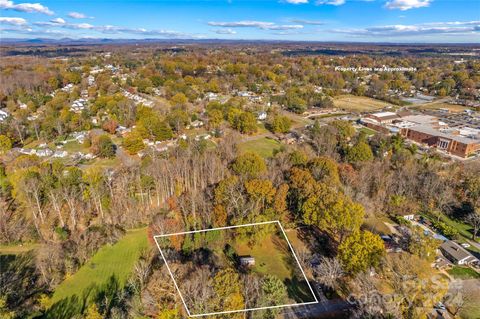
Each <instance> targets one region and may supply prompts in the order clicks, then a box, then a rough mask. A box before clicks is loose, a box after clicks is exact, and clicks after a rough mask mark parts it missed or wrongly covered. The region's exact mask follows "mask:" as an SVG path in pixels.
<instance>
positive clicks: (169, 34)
mask: <svg viewBox="0 0 480 319" xmlns="http://www.w3.org/2000/svg"><path fill="white" fill-rule="evenodd" d="M34 25H35V26H37V27H40V28H46V27H50V28H62V29H69V30H89V31H91V32H99V33H104V34H137V35H138V34H140V35H145V36H159V37H163V38H201V37H203V35H198V34H189V33H183V32H179V31H174V30H147V29H145V28H128V27H122V26H114V25H92V24H89V23H69V22H67V21H65V20H64V19H62V18H56V19H52V20H50V21H45V22H35V23H34Z"/></svg>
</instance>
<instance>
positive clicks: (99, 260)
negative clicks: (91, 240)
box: [52, 228, 148, 302]
mask: <svg viewBox="0 0 480 319" xmlns="http://www.w3.org/2000/svg"><path fill="white" fill-rule="evenodd" d="M147 247H148V242H147V232H146V229H145V228H142V229H136V230H130V231H127V234H126V235H125V236H124V237H123V238H121V239H120V240H119V241H118V242H117V243H115V244H114V245H106V246H104V247H102V248H100V249H99V250H98V252H97V253H96V254H95V255H94V256H93V257H92V258H91V259H90V260H89V261H88V262H87V263H85V265H83V266H82V267H81V268H80V269H79V270H78V271H77V272H76V273H75V274H73V275H72V276H71V277H69V278H67V279H65V280H64V281H63V282H62V283H61V284H60V285H59V286H58V287H57V289H56V290H55V293H54V294H53V297H52V301H53V302H57V301H60V300H62V299H64V298H68V297H71V296H73V295H76V294H77V295H78V294H80V295H81V294H83V293H84V292H85V291H87V290H88V288H89V287H91V286H92V285H96V286H97V287H99V286H102V285H104V284H106V283H107V282H108V281H109V280H110V278H111V277H112V276H115V278H116V279H117V280H118V283H119V285H120V286H123V285H124V284H125V282H126V280H127V279H128V276H129V275H130V273H131V271H132V269H133V267H134V265H135V263H136V262H137V260H138V258H139V257H140V254H141V252H142V250H143V249H146V248H147Z"/></svg>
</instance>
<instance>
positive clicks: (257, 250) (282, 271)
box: [234, 235, 298, 280]
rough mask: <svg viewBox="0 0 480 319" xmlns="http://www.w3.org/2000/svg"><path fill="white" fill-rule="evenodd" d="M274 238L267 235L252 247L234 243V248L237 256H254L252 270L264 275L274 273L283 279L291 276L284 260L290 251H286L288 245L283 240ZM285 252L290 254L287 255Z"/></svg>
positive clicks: (242, 243)
mask: <svg viewBox="0 0 480 319" xmlns="http://www.w3.org/2000/svg"><path fill="white" fill-rule="evenodd" d="M274 239H276V238H275V236H272V235H269V236H267V237H266V238H265V239H264V240H262V242H261V243H258V244H256V245H255V246H253V247H249V246H248V245H247V243H244V242H241V243H236V245H234V248H235V250H236V252H237V254H238V255H239V256H245V255H249V256H252V257H254V258H255V267H254V268H253V270H254V271H256V272H258V273H261V274H264V275H266V274H270V275H274V276H277V277H278V278H280V279H281V280H285V279H286V278H290V277H291V269H290V267H289V265H288V263H287V262H286V259H287V258H290V255H291V252H289V251H287V249H288V247H287V244H286V242H285V241H281V242H280V241H279V240H274ZM287 253H289V254H290V255H287ZM291 258H293V256H292V257H291ZM297 267H298V266H297Z"/></svg>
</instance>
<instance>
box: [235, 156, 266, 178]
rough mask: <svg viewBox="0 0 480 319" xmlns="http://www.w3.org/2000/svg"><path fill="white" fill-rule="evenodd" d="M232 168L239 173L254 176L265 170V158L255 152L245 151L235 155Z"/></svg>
mask: <svg viewBox="0 0 480 319" xmlns="http://www.w3.org/2000/svg"><path fill="white" fill-rule="evenodd" d="M232 169H233V171H234V172H235V173H237V174H239V175H242V176H247V177H256V176H259V175H260V174H262V173H264V172H265V171H266V170H267V165H266V164H265V160H264V159H263V158H262V157H261V156H260V155H258V154H257V153H253V152H247V153H244V154H242V155H239V156H238V157H237V159H236V160H235V162H234V163H233V164H232Z"/></svg>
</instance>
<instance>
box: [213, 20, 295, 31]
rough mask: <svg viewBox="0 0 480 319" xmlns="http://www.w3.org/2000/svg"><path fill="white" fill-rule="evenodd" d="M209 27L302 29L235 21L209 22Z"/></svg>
mask: <svg viewBox="0 0 480 319" xmlns="http://www.w3.org/2000/svg"><path fill="white" fill-rule="evenodd" d="M208 25H211V26H214V27H222V28H257V29H261V30H292V29H302V28H303V25H300V24H275V23H273V22H264V21H233V22H214V21H210V22H208Z"/></svg>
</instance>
